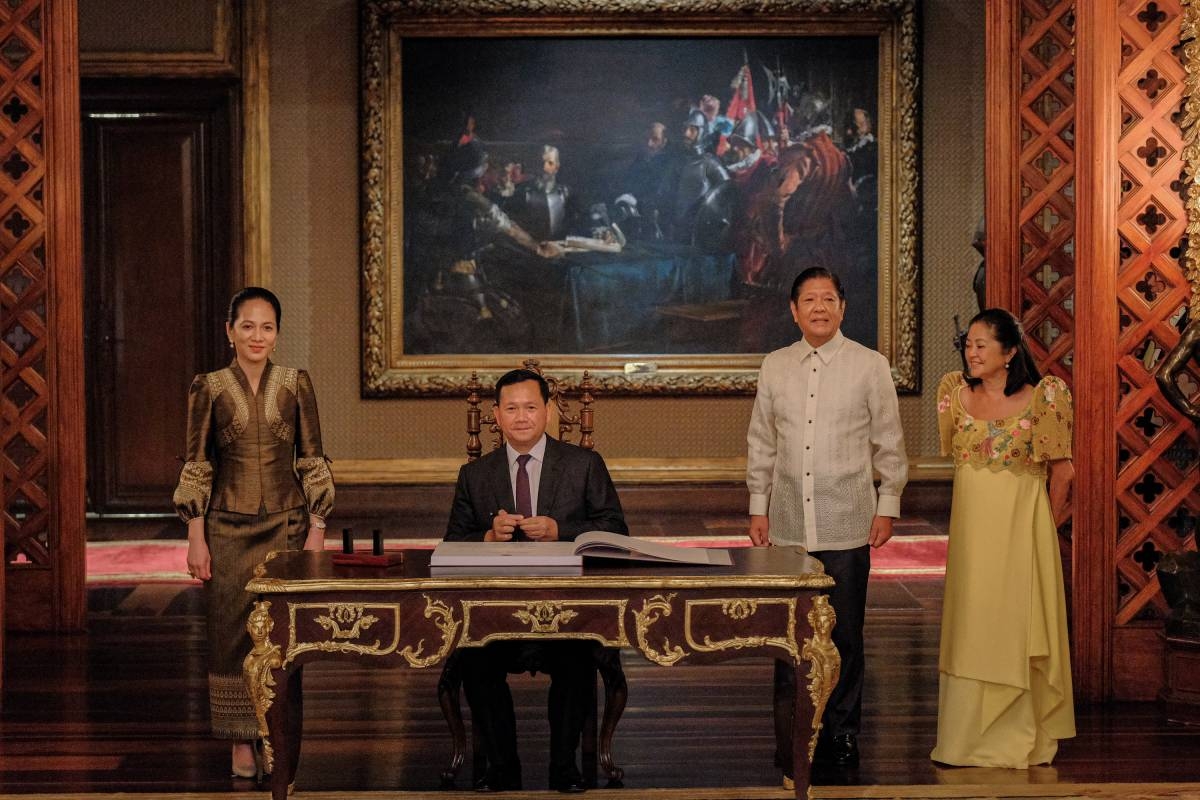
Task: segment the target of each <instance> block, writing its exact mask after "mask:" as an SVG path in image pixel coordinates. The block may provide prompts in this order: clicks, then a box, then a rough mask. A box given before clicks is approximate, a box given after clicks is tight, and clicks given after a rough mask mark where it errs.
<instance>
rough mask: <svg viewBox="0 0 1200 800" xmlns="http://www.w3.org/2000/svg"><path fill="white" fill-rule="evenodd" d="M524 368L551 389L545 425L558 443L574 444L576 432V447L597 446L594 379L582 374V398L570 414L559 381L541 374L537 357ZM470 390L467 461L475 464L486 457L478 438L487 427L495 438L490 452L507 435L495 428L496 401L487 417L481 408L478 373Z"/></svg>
mask: <svg viewBox="0 0 1200 800" xmlns="http://www.w3.org/2000/svg"><path fill="white" fill-rule="evenodd" d="M522 366H523V367H525V369H528V370H532V371H533V372H536V373H537V374H538V375H541V376H542V377H543V378H545V379H546V383H547V384H548V385H549V386H550V419H549V421H548V422H547V423H546V430H547V431H553V430H554V429H555V428H557V429H558V440H559V441H561V442H569V441H571V440H570V439H569V438H568V437H569V436H571V435H572V434H573V432H577V433H578V436H579V438H578V440H577V441H575V442H572V444H577V445H579V446H580V447H582V448H583V449H585V450H591V449H592V448H593V447H595V442H594V441H593V440H592V432H593V430H594V428H593V419H594V414H595V410H594V409H593V408H592V405H593V404H594V403H595V398H594V397H593V395H592V388H593V386H592V376H591V375H589V374H588V373H587V372H586V371H585V372H584V373H583V377H582V379H580V381H579V396H578V398H576V403H577V404H578V410H577V411H576V412H575V413H571V403H570V401H569V400H568V398H567V397H566V393H565V392H564V391H563V390H562V388H561V385H560V383H559V380H558V379H557V378H552V377H550V376H549V375H547V374H546V373H544V372H542V368H541V366H540V365H539V364H538V360H537V359H536V358H527V359H525V361H524V362H522ZM467 390H468V392H469V394H468V395H467V461H474V460H475V459H477V458H479V456H481V455H482V454H483V441H482V440H481V439H480V438H479V437H480V434H481V433H482V432H483V430H484V429H485V428H484V426H487V427H486V430H488V431H490V432H491V433H492V435H493V436H492V448H491V449H495V448H497V447H499V446H500V445H501V444H503V443H504V435H503V434H502V433H500V427H499V426H498V425H496V401H495V399H494V398H493V399H492V401H491V404H490V407H491V410H490V411H488V412H487V413H486V414H485V413H484V412H483V409H481V408H480V404H481V403H482V402H483V400H482V398H481V394H480V393H481V392H483V391H484V387H483V385H482V384H480V383H479V376H478V374H477V373H474V372H472V373H471V381H470V383H468V384H467ZM487 392H488V394H489V395H490V394H491V387H488V388H487ZM551 435H553V433H551Z"/></svg>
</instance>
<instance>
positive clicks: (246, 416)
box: [174, 361, 334, 520]
mask: <svg viewBox="0 0 1200 800" xmlns="http://www.w3.org/2000/svg"><path fill="white" fill-rule="evenodd" d="M187 427H188V438H187V460H186V462H185V463H184V466H183V472H182V473H181V474H180V476H179V485H178V487H176V489H175V498H174V500H175V509H176V511H178V512H179V515H180V517H182V518H183V519H184V520H189V519H192V518H194V517H200V516H203V515H204V514H205V513H206V512H207V511H208V509H210V508H214V509H219V510H222V511H233V512H236V513H238V514H258V513H273V512H276V511H284V510H287V509H291V508H298V507H300V506H304V507H306V508H307V509H308V510H309V512H310V513H312V514H315V515H316V516H319V517H325V516H326V515H328V514H329V512H330V511H332V510H333V496H334V489H333V476H332V475H331V474H330V472H329V465H328V463H327V461H326V458H325V453H324V451H323V450H322V448H321V423H320V420H319V419H318V417H317V398H316V394H315V393H314V392H313V388H312V383H311V381H310V380H309V377H308V373H307V372H305V371H304V370H298V369H292V368H290V367H280V366H276V365H275V364H272V363H271V362H269V361H268V362H267V367H266V369H265V370H264V371H263V375H262V378H261V380H260V382H259V391H258V394H254V393H253V392H252V391H251V390H250V383H249V381H248V380H247V378H246V374H245V373H244V372H242V369H241V368H240V367H239V366H238V365H237V362H236V361H234V363H233V364H231V365H230V366H228V367H226V368H225V369H220V370H217V371H216V372H209V373H207V374H205V375H197V376H196V378H195V380H194V381H192V388H191V391H190V392H189V394H188V426H187Z"/></svg>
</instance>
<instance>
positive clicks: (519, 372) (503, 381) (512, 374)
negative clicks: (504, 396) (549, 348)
mask: <svg viewBox="0 0 1200 800" xmlns="http://www.w3.org/2000/svg"><path fill="white" fill-rule="evenodd" d="M525 381H537V385H538V390H539V391H541V393H542V402H543V403H549V402H550V384H548V383H546V379H545V378H543V377H542V376H541V375H538V374H537V373H536V372H534V371H533V370H531V369H512V370H509V371H508V372H506V373H504V374H503V375H501V376H500V380H498V381H496V403H497V404H499V403H500V390H501V389H503V388H504V387H505V386H512V385H513V384H514V383H524V382H525Z"/></svg>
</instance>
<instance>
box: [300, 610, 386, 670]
mask: <svg viewBox="0 0 1200 800" xmlns="http://www.w3.org/2000/svg"><path fill="white" fill-rule="evenodd" d="M343 607H345V608H343ZM367 609H370V610H372V611H375V612H377V613H380V614H390V615H391V618H392V634H391V635H392V641H391V642H390V643H389V644H388V645H387V646H386V647H385V646H384V645H383V641H382V640H381V639H376V640H375V641H374V642H371V643H370V644H355V643H353V642H346V641H337V640H338V639H339V638H346V637H347V635H348V634H350V633H354V632H355V631H354V629H353V628H352V629H351V630H350V631H343V630H341V629H340V628H338V627H337V625H336V624H335V623H334V619H335V618H336V617H337V616H338V615H349V616H350V617H353V616H354V615H356V614H357V615H359V617H358V619H359V620H360V621H361V620H365V619H366V618H367V617H370V619H371V625H373V624H374V622H375V621H376V619H377V618H376V617H375V616H374V615H371V614H367V613H366V611H367ZM298 612H313V616H312V621H313V622H315V623H317V624H318V625H320V626H321V627H322V628H324V629H325V630H327V631H330V632H331V633H330V636H331V638H330V639H324V640H321V641H312V642H301V641H298V640H297V637H296V632H297V625H296V615H297V613H298ZM320 612H324V613H320ZM366 627H369V626H367V625H363V626H361V627H360V628H359V630H358V633H361V632H362V630H365V628H366ZM339 634H340V636H339ZM399 646H400V604H399V603H372V604H362V605H357V604H355V605H348V604H345V603H289V604H288V646H287V653H286V655H285V656H284V662H283V663H284V664H285V665H286V664H290V663H292V662H293V661H294V660H295V659H296V656H299V655H301V654H303V653H307V652H309V651H311V650H320V651H321V652H323V653H349V654H353V655H360V656H386V655H389V654H391V653H394V652H396V649H397V648H398V647H399Z"/></svg>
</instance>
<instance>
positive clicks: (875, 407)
mask: <svg viewBox="0 0 1200 800" xmlns="http://www.w3.org/2000/svg"><path fill="white" fill-rule="evenodd" d="M874 361H875V375H874V380H872V381H871V383H870V394H869V396H868V398H867V403H868V408H869V409H870V412H871V450H872V453H873V455H872V457H871V466H872V467H874V468H875V472H877V473H878V474H879V501H878V504H877V505H876V507H875V513H876V514H877V515H878V516H881V517H899V516H900V495H901V494H902V493H903V492H904V486H905V484H907V483H908V456H907V454H906V453H905V451H904V429H903V428H901V427H900V401H899V400H898V399H897V397H896V383H895V381H893V380H892V373H891V369H890V368H889V367H888V362H887V359H885V358H882V357H879V358H876V359H875V360H874Z"/></svg>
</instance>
